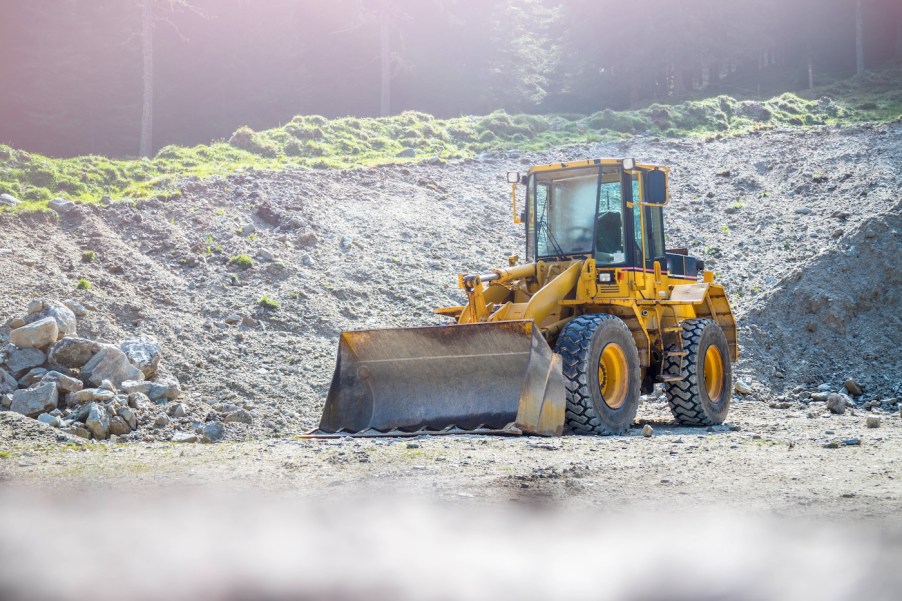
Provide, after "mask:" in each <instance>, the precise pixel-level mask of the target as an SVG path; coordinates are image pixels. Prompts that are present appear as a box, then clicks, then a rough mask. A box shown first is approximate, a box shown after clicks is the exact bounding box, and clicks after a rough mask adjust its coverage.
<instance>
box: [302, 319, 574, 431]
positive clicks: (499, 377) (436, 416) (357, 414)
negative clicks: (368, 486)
mask: <svg viewBox="0 0 902 601" xmlns="http://www.w3.org/2000/svg"><path fill="white" fill-rule="evenodd" d="M564 406H565V400H564V381H563V376H562V375H561V360H560V357H559V356H558V355H555V354H554V353H553V352H552V351H551V348H550V347H549V346H548V343H547V342H545V339H544V338H542V336H541V335H540V333H539V332H538V330H537V328H536V327H535V324H534V323H533V322H532V321H509V322H497V323H478V324H468V325H454V326H435V327H424V328H408V329H393V330H365V331H356V332H343V333H342V334H341V341H340V343H339V347H338V363H337V365H336V367H335V374H334V375H333V376H332V385H331V386H330V388H329V395H328V397H327V398H326V406H325V408H324V409H323V416H322V420H321V421H320V426H319V430H318V431H315V433H314V435H316V436H323V435H325V436H328V435H330V434H338V435H346V434H351V435H357V436H380V435H383V436H384V435H390V436H396V435H397V436H403V435H410V434H412V433H416V434H428V433H435V434H439V433H452V432H495V433H509V434H521V433H530V434H539V435H544V436H559V435H560V434H561V431H562V430H563V426H564Z"/></svg>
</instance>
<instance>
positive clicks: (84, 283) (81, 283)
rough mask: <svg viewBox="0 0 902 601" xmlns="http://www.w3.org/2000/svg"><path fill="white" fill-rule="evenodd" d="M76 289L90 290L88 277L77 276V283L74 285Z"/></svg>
mask: <svg viewBox="0 0 902 601" xmlns="http://www.w3.org/2000/svg"><path fill="white" fill-rule="evenodd" d="M75 289H76V290H90V289H91V280H89V279H88V278H78V283H77V284H76V285H75Z"/></svg>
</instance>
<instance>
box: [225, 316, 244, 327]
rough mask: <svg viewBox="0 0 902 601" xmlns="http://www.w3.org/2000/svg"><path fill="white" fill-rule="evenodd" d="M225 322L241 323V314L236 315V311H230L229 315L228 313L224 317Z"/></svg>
mask: <svg viewBox="0 0 902 601" xmlns="http://www.w3.org/2000/svg"><path fill="white" fill-rule="evenodd" d="M225 322H226V323H227V324H229V325H231V326H233V325H235V324H237V323H241V316H240V315H238V314H237V313H232V314H231V315H229V316H228V317H226V318H225Z"/></svg>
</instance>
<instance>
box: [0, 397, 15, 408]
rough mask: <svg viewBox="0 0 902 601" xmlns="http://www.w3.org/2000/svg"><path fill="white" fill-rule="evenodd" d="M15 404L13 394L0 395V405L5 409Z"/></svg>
mask: <svg viewBox="0 0 902 601" xmlns="http://www.w3.org/2000/svg"><path fill="white" fill-rule="evenodd" d="M12 404H13V395H11V394H4V395H0V405H3V408H4V409H9V407H10V405H12Z"/></svg>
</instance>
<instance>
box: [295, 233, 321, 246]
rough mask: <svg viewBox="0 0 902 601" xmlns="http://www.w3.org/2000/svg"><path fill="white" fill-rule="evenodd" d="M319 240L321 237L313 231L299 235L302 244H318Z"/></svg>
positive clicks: (299, 242) (299, 241)
mask: <svg viewBox="0 0 902 601" xmlns="http://www.w3.org/2000/svg"><path fill="white" fill-rule="evenodd" d="M318 242H319V238H317V237H316V234H314V233H313V232H304V233H303V234H301V235H300V236H298V244H299V245H301V246H316V244H317V243H318Z"/></svg>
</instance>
